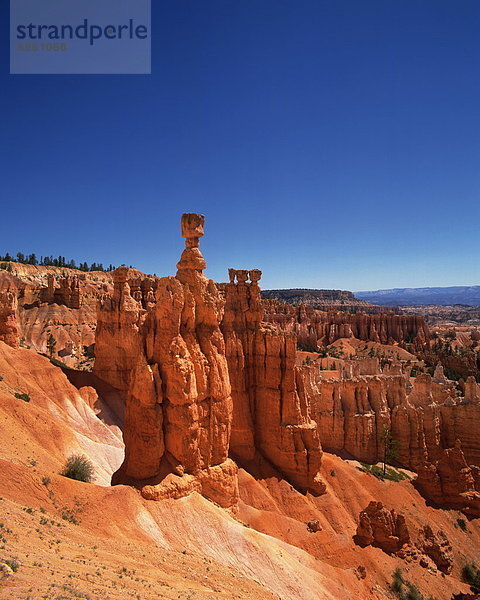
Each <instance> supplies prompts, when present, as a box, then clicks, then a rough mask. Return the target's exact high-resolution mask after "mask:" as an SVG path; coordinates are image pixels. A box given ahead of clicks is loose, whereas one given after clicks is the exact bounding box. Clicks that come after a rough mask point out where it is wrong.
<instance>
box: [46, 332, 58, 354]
mask: <svg viewBox="0 0 480 600" xmlns="http://www.w3.org/2000/svg"><path fill="white" fill-rule="evenodd" d="M56 348H57V342H56V341H55V338H54V337H53V335H52V334H51V333H50V334H49V335H48V338H47V350H48V354H49V355H50V358H53V355H54V354H55V350H56Z"/></svg>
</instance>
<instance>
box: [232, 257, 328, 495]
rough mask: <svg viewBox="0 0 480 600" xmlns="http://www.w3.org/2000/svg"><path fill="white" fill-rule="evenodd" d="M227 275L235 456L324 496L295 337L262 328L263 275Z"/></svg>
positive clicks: (318, 452) (318, 449)
mask: <svg viewBox="0 0 480 600" xmlns="http://www.w3.org/2000/svg"><path fill="white" fill-rule="evenodd" d="M229 275H230V283H228V284H227V286H226V306H225V315H224V318H223V322H222V332H223V335H224V337H225V344H226V354H227V360H228V366H229V372H230V381H231V384H232V397H233V409H234V410H233V426H232V440H231V452H232V454H233V455H234V456H235V457H236V458H238V459H239V460H241V461H246V462H248V461H252V460H254V459H255V457H256V455H257V454H259V455H260V456H262V457H263V458H264V459H266V460H267V461H268V462H269V463H271V464H272V465H273V466H274V467H275V468H277V469H278V470H279V471H280V472H281V473H282V474H284V475H285V476H286V478H287V479H288V480H289V481H291V482H292V483H293V484H294V485H295V486H296V487H298V488H299V489H301V490H310V491H312V492H314V493H317V494H320V493H323V492H324V490H325V486H324V484H323V482H322V481H321V480H320V477H319V475H318V471H319V468H320V461H321V454H322V453H321V447H320V440H319V436H318V431H317V425H316V423H315V422H314V421H313V419H312V417H311V414H310V409H309V403H308V399H307V398H305V396H300V395H299V393H298V390H297V387H296V380H295V355H296V339H295V336H294V335H292V334H288V333H285V332H282V331H279V330H278V328H277V327H274V326H272V325H267V324H263V323H262V303H261V299H260V289H259V286H258V281H259V280H260V277H261V271H259V270H252V271H244V270H239V271H236V270H234V269H230V270H229ZM248 278H250V282H248V281H247V280H248Z"/></svg>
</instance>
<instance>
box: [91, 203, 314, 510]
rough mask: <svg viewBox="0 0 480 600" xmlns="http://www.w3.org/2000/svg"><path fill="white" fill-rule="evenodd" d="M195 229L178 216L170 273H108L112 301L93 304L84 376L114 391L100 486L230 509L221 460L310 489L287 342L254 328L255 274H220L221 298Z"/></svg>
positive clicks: (308, 432) (228, 475)
mask: <svg viewBox="0 0 480 600" xmlns="http://www.w3.org/2000/svg"><path fill="white" fill-rule="evenodd" d="M203 225H204V217H203V215H198V214H192V213H187V214H184V215H183V216H182V221H181V230H182V236H183V237H184V238H185V240H186V242H185V246H186V247H185V250H184V251H183V253H182V256H181V259H180V261H179V263H178V265H177V268H178V271H177V274H176V276H175V277H163V278H156V279H153V280H152V279H150V278H139V277H138V274H137V272H132V270H131V269H128V268H127V267H119V268H118V269H117V270H116V271H115V272H114V274H113V276H114V292H113V296H107V297H104V298H103V299H102V300H101V302H100V303H99V307H98V328H97V336H96V340H97V344H96V361H95V372H96V374H97V375H98V376H99V377H101V378H103V379H105V380H106V381H108V382H109V383H110V384H112V385H113V386H115V387H116V388H117V389H120V390H123V391H124V392H125V394H126V409H125V424H124V431H123V436H124V441H125V460H124V462H123V464H122V466H121V467H120V469H119V470H118V471H117V472H116V473H115V475H114V476H113V480H112V481H113V483H127V484H133V485H136V486H137V487H140V488H141V489H142V494H143V495H144V496H145V497H147V498H153V499H161V498H165V497H180V496H182V495H185V494H188V493H190V492H192V491H199V492H201V493H202V494H204V495H205V496H206V497H208V498H210V499H213V500H214V501H216V502H217V503H219V504H220V505H222V506H231V505H232V504H234V503H235V502H236V500H237V494H238V493H237V465H236V463H234V462H233V461H232V460H231V459H230V458H229V455H231V456H233V457H234V458H238V459H239V460H242V461H245V465H248V464H249V463H251V461H254V462H255V464H259V463H263V464H265V463H266V464H268V465H269V468H270V469H271V468H272V467H273V468H274V469H276V470H277V472H278V473H279V474H280V475H281V476H284V477H285V478H286V479H288V480H289V481H290V482H291V483H292V484H293V485H295V486H297V487H298V488H299V489H300V490H302V491H306V490H310V491H312V492H314V493H317V494H318V493H322V492H323V491H324V484H323V483H322V482H321V480H320V479H319V475H318V471H319V468H320V460H321V449H320V441H319V438H318V433H317V426H316V423H315V422H314V421H313V420H312V419H311V417H310V414H309V407H308V404H307V403H306V402H305V400H302V399H301V398H300V396H299V395H298V393H297V390H296V386H295V352H296V339H295V336H294V335H292V334H286V333H284V332H282V331H280V330H279V329H278V328H277V327H275V326H273V325H264V324H263V323H262V304H261V299H260V289H259V286H258V281H259V280H260V277H261V271H259V270H258V269H254V270H251V271H235V270H232V269H231V270H230V281H231V282H230V283H229V284H227V286H226V297H225V296H224V294H223V293H222V291H221V290H220V289H219V288H217V286H216V285H215V283H214V282H213V281H211V280H209V279H207V278H206V277H205V275H204V274H203V269H204V268H205V266H206V263H205V260H204V258H203V256H202V254H201V252H200V249H199V238H200V237H202V236H203V233H204V231H203ZM248 280H250V281H248ZM232 386H233V390H232ZM232 423H233V428H232Z"/></svg>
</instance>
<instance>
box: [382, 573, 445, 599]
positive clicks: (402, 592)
mask: <svg viewBox="0 0 480 600" xmlns="http://www.w3.org/2000/svg"><path fill="white" fill-rule="evenodd" d="M390 589H391V590H392V592H393V593H394V594H395V596H396V597H397V598H398V600H424V598H423V596H422V594H421V593H420V590H419V589H418V588H417V586H416V585H414V584H413V583H410V582H409V581H406V580H405V579H404V577H403V575H402V570H401V569H395V571H394V572H393V573H392V583H391V585H390ZM427 600H435V598H433V597H432V596H429V598H428V599H427Z"/></svg>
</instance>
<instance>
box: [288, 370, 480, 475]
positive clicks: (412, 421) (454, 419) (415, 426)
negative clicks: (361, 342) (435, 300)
mask: <svg viewBox="0 0 480 600" xmlns="http://www.w3.org/2000/svg"><path fill="white" fill-rule="evenodd" d="M336 362H337V363H339V362H340V363H343V364H342V365H339V366H341V369H340V370H339V371H338V372H333V376H332V372H328V373H327V372H325V371H323V370H321V369H320V368H319V367H318V366H316V365H301V366H298V367H297V381H298V384H297V388H298V389H299V390H300V392H301V395H302V396H303V397H305V398H307V399H308V401H309V403H310V408H311V412H312V416H313V419H314V420H315V421H316V422H317V425H318V431H319V435H320V440H321V443H322V446H323V448H324V450H326V451H331V452H337V453H344V454H345V455H349V456H351V457H354V458H356V459H358V460H361V461H365V462H368V463H376V462H377V461H380V460H382V459H383V453H384V448H383V443H382V440H381V438H382V435H381V433H382V430H384V428H387V429H389V430H390V431H391V434H392V437H393V439H395V440H397V441H398V443H399V447H398V458H397V461H398V463H399V464H401V465H402V466H404V467H406V468H410V469H413V470H417V469H418V468H419V467H421V466H422V465H423V464H424V462H425V461H430V462H435V461H437V460H439V458H440V457H441V454H442V450H443V449H445V448H451V447H453V446H454V444H455V440H456V439H460V440H462V446H463V451H464V453H465V457H466V460H467V462H468V464H471V465H480V438H479V435H478V431H479V425H480V385H479V384H477V383H476V382H475V380H474V379H473V378H469V379H468V380H467V382H466V383H465V385H464V390H465V391H464V394H463V395H461V392H460V390H459V389H458V387H457V386H456V385H455V384H454V383H453V382H451V381H449V380H448V379H446V378H445V376H444V375H443V369H442V368H441V367H437V369H436V371H435V375H434V377H431V376H430V375H428V374H420V375H418V376H417V377H415V378H411V377H410V376H409V371H410V368H409V367H407V366H402V365H400V364H398V365H393V366H387V367H385V368H384V370H383V371H382V369H381V368H380V366H379V364H378V361H377V372H376V373H375V374H369V375H360V374H359V372H360V370H359V368H358V366H359V365H358V363H357V365H356V366H357V371H356V373H355V372H352V371H354V369H353V367H354V366H355V363H354V361H336ZM370 362H372V361H370ZM370 370H371V369H370Z"/></svg>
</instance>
